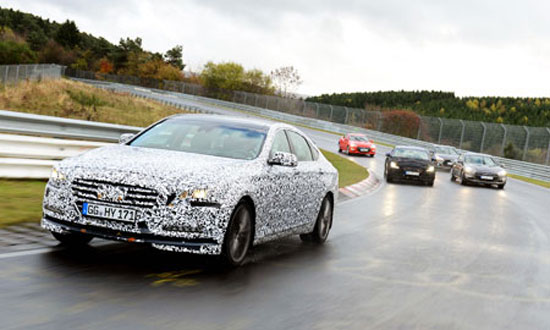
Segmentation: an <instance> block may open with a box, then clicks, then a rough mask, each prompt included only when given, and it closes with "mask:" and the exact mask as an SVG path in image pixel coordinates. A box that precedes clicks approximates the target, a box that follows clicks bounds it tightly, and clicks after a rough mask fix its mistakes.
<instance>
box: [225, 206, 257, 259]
mask: <svg viewBox="0 0 550 330" xmlns="http://www.w3.org/2000/svg"><path fill="white" fill-rule="evenodd" d="M251 241H252V213H251V211H250V209H249V207H248V206H247V205H246V204H245V203H239V204H238V205H237V207H236V208H235V210H234V211H233V214H232V215H231V219H230V220H229V225H228V226H227V232H226V233H225V239H224V244H223V249H222V257H223V259H224V261H225V263H227V264H228V265H229V266H240V265H242V264H243V262H244V259H245V257H246V254H247V252H248V249H249V248H250V245H251V244H250V243H251Z"/></svg>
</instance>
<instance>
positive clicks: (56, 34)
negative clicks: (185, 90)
mask: <svg viewBox="0 0 550 330" xmlns="http://www.w3.org/2000/svg"><path fill="white" fill-rule="evenodd" d="M182 51H183V49H182V47H181V46H179V45H178V46H175V47H173V48H172V49H169V50H168V51H167V52H166V53H165V54H161V53H154V52H149V51H146V50H144V49H143V47H142V40H141V38H135V39H131V38H126V39H121V40H120V42H119V44H118V45H114V44H112V43H111V42H109V41H107V40H106V39H104V38H102V37H99V38H98V37H94V36H92V35H90V34H88V33H85V32H81V31H80V30H79V29H78V27H77V26H76V24H75V22H73V21H70V20H67V21H65V22H64V23H62V24H60V23H57V22H53V21H50V20H49V19H42V18H41V17H38V16H35V15H32V14H27V13H23V12H20V11H17V10H13V9H6V8H0V64H23V63H57V64H62V65H66V66H68V67H70V68H72V69H78V70H87V71H94V72H101V73H114V74H129V75H137V76H141V77H146V78H155V79H171V80H182V79H183V78H184V76H183V73H182V70H183V68H184V66H185V65H184V64H183V59H182Z"/></svg>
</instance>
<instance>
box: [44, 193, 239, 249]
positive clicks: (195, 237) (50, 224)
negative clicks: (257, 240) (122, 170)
mask: <svg viewBox="0 0 550 330" xmlns="http://www.w3.org/2000/svg"><path fill="white" fill-rule="evenodd" d="M81 204H82V203H81V201H79V200H76V199H75V197H74V196H73V195H72V193H71V191H70V189H67V187H53V186H51V185H49V184H48V186H47V188H46V193H45V196H44V202H43V218H42V222H41V224H42V227H43V228H44V229H46V230H49V231H52V232H57V233H67V232H80V233H86V234H88V235H91V236H93V237H98V238H103V239H109V240H116V241H127V242H135V243H147V244H151V245H152V246H153V247H154V248H157V249H160V250H165V251H174V252H187V253H196V254H209V255H218V254H220V253H221V250H222V244H223V238H224V236H225V228H226V227H227V221H228V219H229V216H230V214H231V212H230V210H229V209H228V208H223V207H203V206H191V205H190V203H188V202H186V201H182V202H181V203H174V205H172V206H171V207H169V206H157V207H155V208H151V209H143V210H142V211H141V213H142V214H143V218H142V219H140V220H139V221H137V222H122V221H116V220H107V219H102V218H94V217H89V216H84V215H82V213H81ZM113 206H117V205H113Z"/></svg>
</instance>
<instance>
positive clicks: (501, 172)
mask: <svg viewBox="0 0 550 330" xmlns="http://www.w3.org/2000/svg"><path fill="white" fill-rule="evenodd" d="M506 174H508V173H506V171H505V170H500V171H499V172H498V176H506Z"/></svg>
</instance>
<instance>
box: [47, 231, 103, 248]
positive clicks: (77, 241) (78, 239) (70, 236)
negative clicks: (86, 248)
mask: <svg viewBox="0 0 550 330" xmlns="http://www.w3.org/2000/svg"><path fill="white" fill-rule="evenodd" d="M52 235H53V237H55V239H56V240H58V241H59V242H60V243H61V244H63V245H67V246H82V245H86V244H88V243H90V241H91V240H92V238H93V237H92V236H90V235H86V234H81V233H69V232H68V233H63V234H60V233H54V232H52Z"/></svg>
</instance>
